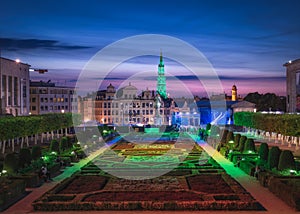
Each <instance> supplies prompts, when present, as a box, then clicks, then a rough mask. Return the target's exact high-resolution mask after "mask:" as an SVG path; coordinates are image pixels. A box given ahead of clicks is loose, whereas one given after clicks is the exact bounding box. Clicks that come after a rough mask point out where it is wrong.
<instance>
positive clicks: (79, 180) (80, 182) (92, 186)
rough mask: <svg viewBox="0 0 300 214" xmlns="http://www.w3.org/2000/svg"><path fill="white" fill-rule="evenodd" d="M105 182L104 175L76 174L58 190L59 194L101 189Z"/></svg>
mask: <svg viewBox="0 0 300 214" xmlns="http://www.w3.org/2000/svg"><path fill="white" fill-rule="evenodd" d="M106 182H107V178H106V177H104V176H96V175H95V176H92V175H91V176H77V177H76V178H75V179H74V180H73V181H72V182H71V183H69V184H68V185H67V186H66V187H65V188H64V189H62V190H61V191H59V192H58V193H60V194H80V193H87V192H91V191H97V190H101V189H102V188H103V187H104V186H105V184H106Z"/></svg>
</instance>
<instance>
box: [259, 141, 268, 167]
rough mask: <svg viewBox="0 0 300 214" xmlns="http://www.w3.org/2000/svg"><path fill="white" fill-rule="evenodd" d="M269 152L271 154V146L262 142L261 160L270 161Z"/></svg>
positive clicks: (260, 148)
mask: <svg viewBox="0 0 300 214" xmlns="http://www.w3.org/2000/svg"><path fill="white" fill-rule="evenodd" d="M268 154H269V146H268V144H267V143H261V144H260V147H259V150H258V155H259V157H260V159H261V160H263V161H265V162H267V161H268Z"/></svg>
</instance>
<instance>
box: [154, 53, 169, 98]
mask: <svg viewBox="0 0 300 214" xmlns="http://www.w3.org/2000/svg"><path fill="white" fill-rule="evenodd" d="M166 88H167V87H166V77H165V65H164V60H163V57H162V52H160V60H159V64H158V77H157V88H156V90H157V92H158V93H159V94H160V96H161V97H163V98H167V91H166V90H167V89H166Z"/></svg>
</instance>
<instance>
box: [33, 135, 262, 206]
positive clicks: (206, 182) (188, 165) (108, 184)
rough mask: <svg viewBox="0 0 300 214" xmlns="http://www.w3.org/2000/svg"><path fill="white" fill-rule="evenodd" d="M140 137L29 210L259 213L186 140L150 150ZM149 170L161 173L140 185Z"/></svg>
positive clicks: (83, 170)
mask: <svg viewBox="0 0 300 214" xmlns="http://www.w3.org/2000/svg"><path fill="white" fill-rule="evenodd" d="M173 134H174V133H173ZM144 135H145V134H143V133H139V134H135V138H136V139H137V138H139V139H140V140H139V141H136V142H131V141H130V142H129V141H127V140H126V139H124V138H120V140H119V141H118V142H117V143H116V144H113V145H111V146H110V148H109V149H107V150H106V151H104V152H103V153H101V154H100V155H99V156H97V157H96V158H95V159H94V160H93V161H91V162H89V163H88V164H87V165H85V166H83V167H82V168H81V170H80V171H79V172H78V173H76V174H74V175H73V176H72V177H70V178H68V179H66V180H64V181H63V182H62V183H60V184H59V185H57V186H56V187H54V188H53V189H51V190H50V191H48V192H47V193H45V194H44V195H43V196H42V197H41V198H39V199H38V200H36V201H35V202H34V203H33V207H34V209H35V210H38V211H62V210H264V208H263V207H262V206H261V204H260V203H259V202H258V201H256V200H255V199H254V198H253V197H252V196H251V195H250V194H249V193H248V192H247V191H246V190H245V189H244V188H243V187H241V185H240V184H239V183H238V182H236V181H235V180H234V179H233V178H231V177H230V176H229V175H228V174H226V172H225V171H224V169H223V168H222V167H221V166H220V165H219V164H218V163H217V162H216V161H215V160H214V159H213V158H211V157H210V156H209V155H208V154H207V153H206V152H205V151H204V150H203V149H202V148H201V147H200V146H199V145H198V144H196V143H195V142H194V141H193V140H192V139H191V138H190V137H189V135H187V134H183V135H182V136H179V137H178V139H176V140H174V139H173V140H171V141H168V140H166V138H165V137H162V138H161V139H159V140H156V141H155V142H154V143H151V144H150V143H149V139H147V137H145V136H144ZM143 136H144V137H143ZM146 136H147V135H146ZM141 139H143V140H141ZM187 144H189V145H192V147H189V148H187V146H186V145H187ZM170 151H172V152H171V154H169V153H170ZM151 170H152V172H154V171H155V172H159V171H160V170H161V172H162V173H161V175H160V176H157V177H151V178H150V177H149V178H147V179H143V178H144V177H143V176H151ZM149 172H150V173H149ZM132 173H134V176H133V175H132ZM114 174H116V175H117V176H114ZM130 176H132V177H130ZM140 177H141V179H137V178H140Z"/></svg>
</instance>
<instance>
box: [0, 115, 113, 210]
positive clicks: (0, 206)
mask: <svg viewBox="0 0 300 214" xmlns="http://www.w3.org/2000/svg"><path fill="white" fill-rule="evenodd" d="M45 120H49V121H52V120H55V121H56V123H55V125H48V123H46V122H45ZM3 121H4V122H3ZM20 121H21V125H23V126H24V127H21V125H20V124H18V123H19V122H20ZM22 121H23V122H22ZM32 121H36V122H35V125H36V126H34V127H35V128H34V127H32V126H31V125H29V124H31V122H32ZM53 123H54V121H53ZM72 124H73V122H72V117H71V115H70V114H69V115H68V114H57V115H56V114H53V115H51V114H49V115H46V116H37V117H35V116H33V117H32V118H30V119H29V117H16V118H4V119H3V120H2V119H1V121H0V126H1V128H3V129H2V131H3V130H5V132H3V133H2V135H1V137H2V139H1V141H2V143H3V142H5V141H7V142H9V141H10V143H14V144H15V145H14V148H15V150H14V151H13V152H12V151H11V152H8V153H5V154H3V155H1V158H0V210H4V209H6V208H7V207H9V206H10V205H11V204H13V203H15V202H16V201H17V200H19V199H20V198H22V197H24V196H26V195H27V193H28V192H26V189H28V188H38V187H39V186H41V185H43V183H44V182H45V181H46V180H45V177H44V176H42V174H41V168H42V166H45V167H46V168H47V170H48V172H49V174H50V178H52V177H55V176H57V175H59V174H60V173H61V172H62V171H63V170H64V169H65V168H66V167H69V166H72V163H75V162H78V161H79V160H80V159H82V158H85V157H86V156H87V155H88V154H89V153H91V152H93V151H96V150H97V149H99V148H101V147H102V146H103V145H104V144H105V141H109V140H110V139H112V138H113V137H114V136H115V134H114V133H113V132H112V131H111V130H110V129H108V128H107V127H99V131H100V132H101V133H102V136H101V137H100V136H99V137H98V136H97V137H96V138H94V139H91V140H90V141H87V142H85V143H84V145H82V144H80V142H78V140H77V137H76V136H75V135H74V134H68V133H67V132H65V134H63V135H62V134H61V135H57V134H53V135H51V132H52V133H54V131H51V130H53V129H54V130H55V131H56V130H61V129H66V128H68V129H70V128H72ZM27 125H28V126H27ZM5 126H6V128H5ZM11 126H16V127H17V128H19V129H20V130H19V131H17V130H16V129H11ZM9 127H10V129H9ZM26 127H27V128H26ZM36 127H38V128H36ZM9 130H14V131H11V132H12V133H11V132H9ZM41 131H45V132H46V131H47V132H49V133H50V136H49V139H47V134H44V137H45V139H43V140H42V139H41V138H39V139H38V141H35V140H33V142H30V141H29V140H28V139H29V138H30V137H31V136H33V135H34V134H33V133H39V132H41ZM88 132H89V130H87V131H86V132H85V134H84V135H86V134H87V135H89V134H90V133H88ZM26 134H30V135H26ZM78 134H79V135H80V134H81V133H80V132H78ZM98 135H99V134H98ZM21 138H24V139H23V140H22V139H21ZM17 139H18V140H17ZM23 141H24V143H22V142H23ZM2 146H5V144H4V145H3V144H2ZM17 148H19V149H17Z"/></svg>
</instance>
